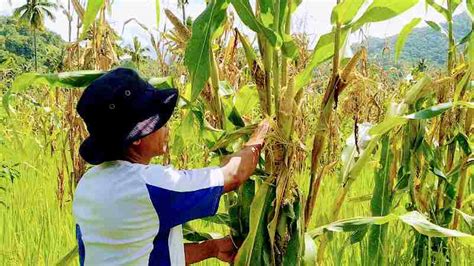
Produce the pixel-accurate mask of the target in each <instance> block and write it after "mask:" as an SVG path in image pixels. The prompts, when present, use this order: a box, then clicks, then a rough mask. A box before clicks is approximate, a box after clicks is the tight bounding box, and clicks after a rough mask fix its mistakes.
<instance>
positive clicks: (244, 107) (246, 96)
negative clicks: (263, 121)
mask: <svg viewBox="0 0 474 266" xmlns="http://www.w3.org/2000/svg"><path fill="white" fill-rule="evenodd" d="M234 106H235V108H236V109H237V111H239V113H240V114H241V115H248V114H250V112H252V110H254V109H255V108H256V107H257V106H258V92H257V89H256V88H255V86H253V85H245V86H243V87H242V88H240V89H239V90H238V91H237V93H236V94H235V97H234Z"/></svg>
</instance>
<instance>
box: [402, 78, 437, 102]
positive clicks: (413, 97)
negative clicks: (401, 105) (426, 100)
mask: <svg viewBox="0 0 474 266" xmlns="http://www.w3.org/2000/svg"><path fill="white" fill-rule="evenodd" d="M431 83H432V80H431V78H430V77H429V76H427V75H425V74H421V76H420V79H419V80H418V81H417V82H416V83H415V84H414V85H413V86H411V87H410V88H409V89H408V91H407V92H406V94H405V97H404V98H403V101H404V102H405V103H406V104H414V103H416V101H418V100H419V99H420V98H422V97H425V96H426V95H427V94H430V93H433V90H432V89H431V86H430V85H431Z"/></svg>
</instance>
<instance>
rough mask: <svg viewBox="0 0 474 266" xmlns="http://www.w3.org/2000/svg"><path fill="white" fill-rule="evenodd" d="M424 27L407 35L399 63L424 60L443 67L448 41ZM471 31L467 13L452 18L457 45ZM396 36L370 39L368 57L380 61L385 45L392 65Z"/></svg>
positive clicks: (443, 36)
mask: <svg viewBox="0 0 474 266" xmlns="http://www.w3.org/2000/svg"><path fill="white" fill-rule="evenodd" d="M421 23H424V24H425V25H426V27H421V28H415V29H414V30H413V31H412V32H411V34H410V35H409V37H408V39H407V42H406V43H405V47H404V48H403V52H402V54H401V56H400V62H402V63H413V62H415V61H418V60H419V59H422V58H423V59H425V60H426V61H427V63H428V64H432V65H444V64H445V63H446V60H447V49H448V40H447V38H446V37H445V35H443V34H442V33H441V32H438V31H435V30H434V29H432V28H430V27H429V26H428V25H427V24H426V23H425V22H424V21H422V22H420V24H419V25H422V24H421ZM441 27H443V28H444V29H447V24H446V23H441ZM470 31H471V19H470V17H469V16H468V14H467V13H462V14H460V15H457V16H455V17H454V36H455V38H456V43H458V42H459V41H460V40H461V39H462V38H463V37H464V36H466V34H468V33H469V32H470ZM397 38H398V35H394V36H390V37H387V38H385V39H383V38H375V37H370V38H369V40H368V42H369V55H370V57H371V58H378V59H381V56H382V51H383V49H384V47H385V46H386V44H387V45H388V48H389V52H390V54H389V59H386V60H387V61H388V62H385V63H393V55H394V52H395V48H394V47H395V42H396V41H397Z"/></svg>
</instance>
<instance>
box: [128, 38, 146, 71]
mask: <svg viewBox="0 0 474 266" xmlns="http://www.w3.org/2000/svg"><path fill="white" fill-rule="evenodd" d="M147 51H149V49H148V48H146V47H145V48H143V47H142V44H141V43H140V41H139V40H138V38H137V37H136V36H135V37H133V46H132V47H130V48H127V49H126V52H127V53H128V54H129V55H130V56H131V57H132V62H133V63H134V64H135V65H136V66H137V69H140V62H141V61H142V54H143V53H144V52H147Z"/></svg>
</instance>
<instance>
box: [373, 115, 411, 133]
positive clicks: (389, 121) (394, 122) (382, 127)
mask: <svg viewBox="0 0 474 266" xmlns="http://www.w3.org/2000/svg"><path fill="white" fill-rule="evenodd" d="M406 121H407V119H405V118H403V117H399V116H393V117H390V118H386V119H385V120H384V121H382V122H381V123H379V124H377V125H375V126H374V127H372V128H371V129H370V130H369V134H370V135H371V136H372V137H378V136H381V135H383V134H385V133H387V132H388V131H390V130H391V129H392V128H394V127H396V126H400V125H403V124H405V123H406Z"/></svg>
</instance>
